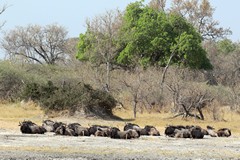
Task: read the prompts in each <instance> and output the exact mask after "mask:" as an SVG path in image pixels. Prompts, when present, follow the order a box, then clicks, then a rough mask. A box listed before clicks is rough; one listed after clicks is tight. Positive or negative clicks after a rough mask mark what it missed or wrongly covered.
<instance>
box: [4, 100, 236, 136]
mask: <svg viewBox="0 0 240 160" xmlns="http://www.w3.org/2000/svg"><path fill="white" fill-rule="evenodd" d="M0 110H1V112H0V128H2V129H16V130H18V129H19V126H18V123H19V121H23V120H24V119H25V120H32V121H34V122H35V123H37V124H41V123H42V120H44V119H46V118H47V116H46V115H44V112H43V111H42V110H41V109H40V107H39V106H38V105H36V104H34V103H33V102H27V103H13V104H9V103H0ZM114 114H115V115H117V116H119V117H121V118H122V119H123V120H124V121H115V120H102V119H96V118H87V119H86V118H85V117H68V116H62V117H54V118H52V117H51V118H50V119H53V120H56V121H62V122H65V123H70V122H79V123H80V124H82V125H83V126H90V125H93V124H100V125H109V126H117V127H119V128H120V129H122V128H123V126H124V125H125V123H127V122H131V123H136V124H138V125H140V126H142V127H143V126H145V125H153V126H156V127H157V128H158V129H159V130H160V133H161V134H163V131H164V129H165V127H166V126H167V125H199V126H201V127H204V128H205V127H206V126H207V125H210V126H214V127H215V128H216V129H218V128H222V127H228V128H230V129H231V130H232V132H233V135H240V123H239V121H240V115H239V114H237V113H233V112H230V111H228V110H221V116H222V120H221V121H214V120H212V113H211V112H210V111H205V118H206V120H205V121H201V120H195V119H191V118H189V119H182V118H181V117H178V118H174V119H173V118H171V117H172V116H173V115H171V114H170V113H147V112H144V113H142V114H141V113H137V118H136V119H133V113H132V111H131V110H130V109H121V110H119V109H118V110H115V111H114Z"/></svg>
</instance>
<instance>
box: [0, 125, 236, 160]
mask: <svg viewBox="0 0 240 160" xmlns="http://www.w3.org/2000/svg"><path fill="white" fill-rule="evenodd" d="M0 159H1V160H2V159H3V160H42V159H45V160H47V159H48V160H60V159H64V160H75V159H80V160H81V159H84V160H85V159H103V160H105V159H176V160H184V159H199V160H200V159H206V160H208V159H224V160H225V159H236V160H237V159H240V137H238V136H232V137H229V138H220V137H218V138H212V137H208V136H205V137H204V139H199V140H193V139H175V138H169V137H165V136H159V137H147V136H142V137H140V138H139V139H133V140H116V139H110V138H106V137H68V136H56V135H54V134H53V133H47V134H44V135H27V134H22V133H20V131H17V130H16V131H15V130H12V131H9V130H4V129H0Z"/></svg>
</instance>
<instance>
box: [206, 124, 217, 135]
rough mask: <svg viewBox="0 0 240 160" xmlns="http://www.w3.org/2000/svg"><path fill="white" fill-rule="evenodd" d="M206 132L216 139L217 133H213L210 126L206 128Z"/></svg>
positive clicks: (213, 130)
mask: <svg viewBox="0 0 240 160" xmlns="http://www.w3.org/2000/svg"><path fill="white" fill-rule="evenodd" d="M207 132H208V134H209V135H210V136H211V137H217V136H218V135H217V132H215V129H214V128H213V127H211V126H207Z"/></svg>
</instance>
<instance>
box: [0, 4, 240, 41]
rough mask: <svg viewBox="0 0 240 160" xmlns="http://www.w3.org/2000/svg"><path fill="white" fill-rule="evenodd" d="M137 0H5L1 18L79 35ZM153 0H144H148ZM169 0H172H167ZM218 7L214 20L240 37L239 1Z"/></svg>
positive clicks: (11, 25)
mask: <svg viewBox="0 0 240 160" xmlns="http://www.w3.org/2000/svg"><path fill="white" fill-rule="evenodd" d="M135 1H136V0H2V1H1V5H0V6H2V5H4V4H7V5H9V6H10V7H9V8H8V9H7V10H6V11H5V12H4V13H3V14H2V15H0V22H2V21H6V24H5V26H4V27H3V28H2V31H8V30H11V29H14V28H15V27H16V26H27V25H28V24H39V25H48V24H53V23H57V24H59V25H62V26H64V27H66V29H67V30H68V32H69V37H78V36H79V34H80V33H84V32H85V30H86V28H85V26H84V25H85V20H86V18H91V17H94V16H97V15H98V14H104V13H105V12H106V11H108V10H111V9H116V8H119V9H120V10H124V9H125V8H126V6H127V5H128V4H129V3H130V2H135ZM149 1H150V0H145V3H148V2H149ZM168 1H169V0H168ZM210 2H211V4H212V6H213V7H215V9H216V10H215V14H214V18H215V20H218V21H219V22H220V26H222V27H224V28H230V29H231V30H232V31H233V35H232V36H229V37H228V38H230V39H232V40H233V41H239V40H240V19H239V16H240V8H239V6H240V1H239V0H210Z"/></svg>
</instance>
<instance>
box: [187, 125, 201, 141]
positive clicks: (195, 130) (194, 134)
mask: <svg viewBox="0 0 240 160" xmlns="http://www.w3.org/2000/svg"><path fill="white" fill-rule="evenodd" d="M189 130H190V132H191V138H193V139H202V138H203V137H204V132H203V130H202V128H201V127H199V126H194V127H192V128H190V129H189Z"/></svg>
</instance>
